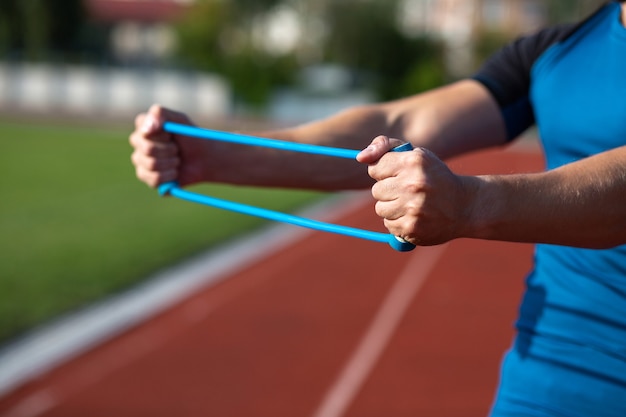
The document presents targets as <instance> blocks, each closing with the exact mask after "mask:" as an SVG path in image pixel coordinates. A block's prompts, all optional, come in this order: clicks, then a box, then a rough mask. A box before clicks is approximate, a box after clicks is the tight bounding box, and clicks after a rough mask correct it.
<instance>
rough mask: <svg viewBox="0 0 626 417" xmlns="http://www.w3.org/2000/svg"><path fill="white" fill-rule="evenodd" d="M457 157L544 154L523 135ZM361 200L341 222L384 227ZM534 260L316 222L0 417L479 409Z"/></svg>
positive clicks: (475, 162)
mask: <svg viewBox="0 0 626 417" xmlns="http://www.w3.org/2000/svg"><path fill="white" fill-rule="evenodd" d="M451 166H452V168H453V170H455V172H459V173H472V174H479V173H513V172H522V171H524V172H526V171H537V170H540V169H542V166H543V162H542V159H541V157H540V155H539V152H538V149H537V148H536V147H535V146H534V145H532V144H527V145H524V146H521V147H520V146H518V147H516V148H513V149H508V150H505V151H489V152H484V153H478V154H475V155H471V156H468V157H464V158H461V159H457V160H454V161H452V162H451ZM366 200H368V201H367V203H366V204H364V205H363V206H362V207H360V208H358V209H357V210H355V211H354V212H352V213H350V214H349V216H347V217H346V218H345V219H343V220H342V221H341V222H340V223H342V224H347V225H352V226H357V227H362V228H367V229H372V230H381V221H380V219H378V217H377V216H376V215H375V214H374V212H373V203H372V201H371V200H369V199H366ZM181 204H183V203H181ZM531 260H532V246H531V245H525V244H513V243H501V242H487V241H476V240H468V239H460V240H456V241H453V242H451V243H449V244H446V245H442V246H437V247H428V248H417V249H416V250H415V251H413V252H410V253H404V254H402V253H397V252H395V251H393V250H392V249H391V248H389V247H387V246H386V245H384V244H380V243H373V242H366V241H360V240H356V239H352V238H348V237H342V236H335V235H330V234H324V233H311V234H309V235H308V236H307V237H306V238H304V239H303V240H302V241H300V242H299V243H298V244H296V245H292V246H290V247H289V248H287V249H285V250H282V251H280V252H279V253H276V254H275V255H273V256H271V257H268V258H265V259H263V260H261V261H259V262H256V263H255V264H254V265H252V266H248V267H245V268H243V269H241V270H239V271H238V272H237V273H236V274H234V275H233V276H230V277H228V278H227V279H224V280H222V281H220V282H219V283H217V284H215V285H212V286H210V287H208V288H205V289H203V290H201V291H198V292H196V293H194V295H193V296H191V297H189V298H188V299H186V300H185V301H183V302H182V303H180V304H178V305H176V306H175V307H173V308H170V309H168V310H167V311H165V312H164V313H162V314H159V315H158V316H157V317H154V318H152V319H151V320H149V321H147V322H145V323H142V324H141V325H139V326H135V327H134V328H132V329H131V330H129V331H127V332H125V333H124V334H122V335H120V336H118V337H115V338H114V339H112V340H109V341H107V342H106V343H104V344H102V345H100V346H98V347H97V348H95V349H92V350H90V351H89V352H86V353H84V354H82V355H80V356H78V357H76V358H74V359H73V360H71V361H69V362H67V363H64V364H61V365H59V366H58V367H56V368H55V369H53V370H52V371H50V372H47V373H46V374H44V375H41V376H40V377H38V378H36V379H34V380H32V381H29V382H27V383H26V384H24V385H22V386H21V387H18V388H17V389H16V390H14V391H13V392H11V393H9V394H8V395H6V396H5V397H4V398H0V416H2V417H34V416H45V417H84V416H90V417H99V416H103V417H104V416H107V417H109V416H116V417H131V416H132V417H144V416H145V417H160V416H163V417H165V416H167V417H171V416H178V417H186V416H188V417H196V416H198V417H199V416H219V417H229V416H233V417H235V416H242V417H243V416H246V417H264V416H267V417H276V416H314V417H339V416H345V417H356V416H359V417H368V416H372V417H374V416H391V417H395V416H398V417H400V416H413V417H415V416H428V417H456V416H458V417H461V416H462V417H472V416H477V417H478V416H485V415H486V413H487V412H488V409H489V406H490V403H491V399H492V397H493V393H494V389H495V387H496V384H497V378H498V366H499V362H500V360H501V357H502V355H503V353H504V352H505V351H506V349H507V347H508V345H509V344H510V341H511V338H512V336H513V322H514V320H515V316H516V313H517V307H518V303H519V300H520V297H521V293H522V289H523V281H524V277H525V274H526V273H527V271H528V269H529V268H530V265H531Z"/></svg>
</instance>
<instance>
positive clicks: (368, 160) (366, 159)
mask: <svg viewBox="0 0 626 417" xmlns="http://www.w3.org/2000/svg"><path fill="white" fill-rule="evenodd" d="M402 143H404V142H402V141H401V140H399V139H392V138H389V137H387V136H384V135H380V136H377V137H375V138H374V140H373V141H372V143H370V145H369V146H368V147H367V148H365V149H363V150H362V151H361V152H359V154H358V155H357V157H356V159H357V161H359V162H361V163H363V164H373V163H375V162H377V161H378V160H379V159H380V158H382V156H383V155H385V154H386V153H387V152H389V151H390V150H392V149H393V148H395V147H396V146H399V145H402Z"/></svg>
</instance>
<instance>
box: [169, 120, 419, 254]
mask: <svg viewBox="0 0 626 417" xmlns="http://www.w3.org/2000/svg"><path fill="white" fill-rule="evenodd" d="M163 127H164V130H165V131H167V132H170V133H177V134H181V135H185V136H194V137H197V138H201V139H208V140H218V141H223V142H230V143H238V144H242V145H250V146H262V147H266V148H274V149H281V150H286V151H292V152H302V153H308V154H316V155H326V156H332V157H336V158H345V159H356V156H357V155H358V154H359V151H355V150H352V149H342V148H331V147H326V146H317V145H307V144H301V143H294V142H286V141H280V140H275V139H268V138H262V137H257V136H249V135H240V134H236V133H229V132H222V131H218V130H209V129H202V128H198V127H195V126H188V125H181V124H177V123H172V122H166V123H165V124H164V126H163ZM412 149H413V147H412V146H411V144H410V143H405V144H403V145H400V146H398V147H396V148H394V149H392V151H393V152H404V151H410V150H412ZM159 193H160V194H161V195H171V196H173V197H176V198H179V199H181V200H186V201H190V202H193V203H198V204H204V205H207V206H211V207H216V208H219V209H223V210H230V211H234V212H237V213H241V214H247V215H250V216H256V217H260V218H264V219H266V220H272V221H278V222H283V223H289V224H293V225H296V226H301V227H306V228H309V229H314V230H320V231H323V232H329V233H335V234H341V235H345V236H351V237H356V238H359V239H365V240H371V241H375V242H382V243H387V244H389V245H390V246H391V247H392V248H394V249H395V250H397V251H400V252H406V251H410V250H412V249H414V248H415V245H413V244H411V243H409V242H407V241H405V240H403V239H400V238H398V237H396V236H394V235H392V234H389V233H379V232H373V231H369V230H363V229H357V228H353V227H348V226H342V225H338V224H332V223H325V222H321V221H318V220H313V219H307V218H304V217H299V216H294V215H292V214H286V213H281V212H278V211H273V210H268V209H264V208H261V207H255V206H250V205H247V204H242V203H237V202H234V201H228V200H223V199H219V198H215V197H210V196H206V195H202V194H198V193H194V192H190V191H186V190H184V189H182V188H180V186H179V185H178V183H176V182H168V183H165V184H161V185H160V186H159Z"/></svg>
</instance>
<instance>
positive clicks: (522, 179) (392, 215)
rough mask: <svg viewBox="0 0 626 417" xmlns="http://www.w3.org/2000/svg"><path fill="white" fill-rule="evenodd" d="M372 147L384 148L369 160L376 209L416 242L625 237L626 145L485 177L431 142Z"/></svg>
mask: <svg viewBox="0 0 626 417" xmlns="http://www.w3.org/2000/svg"><path fill="white" fill-rule="evenodd" d="M372 146H373V147H374V148H376V149H378V150H377V152H378V154H380V155H381V157H380V159H379V160H378V161H376V162H374V163H372V164H370V166H369V173H370V175H371V176H372V177H373V178H374V179H376V180H377V183H376V184H375V185H374V186H373V187H372V193H373V195H374V197H375V198H376V199H377V200H378V202H377V204H376V212H377V213H378V215H379V216H381V217H383V218H384V222H385V226H386V227H387V228H388V229H389V231H390V232H391V233H393V234H394V235H397V236H400V237H402V238H403V239H405V240H407V241H410V242H411V243H414V244H418V245H433V244H439V243H443V242H446V241H449V240H452V239H456V238H461V237H467V238H479V239H489V240H500V241H514V242H532V243H552V244H559V245H567V246H577V247H590V248H605V247H612V246H616V245H620V244H626V146H625V147H620V148H616V149H614V150H610V151H607V152H604V153H601V154H598V155H595V156H591V157H588V158H585V159H582V160H580V161H576V162H572V163H570V164H568V165H565V166H563V167H560V168H557V169H554V170H550V171H547V172H542V173H532V174H515V175H484V176H458V175H455V174H454V173H453V172H452V171H450V169H449V168H448V167H447V166H446V165H445V164H444V163H443V162H442V161H441V160H440V159H439V158H437V156H436V155H434V154H433V153H432V152H429V151H428V150H426V149H416V150H415V151H413V152H405V153H385V152H384V150H385V149H389V148H390V147H391V146H392V144H391V143H389V140H388V139H387V138H385V137H380V138H377V139H376V140H375V141H374V143H373V144H372ZM379 148H380V149H379Z"/></svg>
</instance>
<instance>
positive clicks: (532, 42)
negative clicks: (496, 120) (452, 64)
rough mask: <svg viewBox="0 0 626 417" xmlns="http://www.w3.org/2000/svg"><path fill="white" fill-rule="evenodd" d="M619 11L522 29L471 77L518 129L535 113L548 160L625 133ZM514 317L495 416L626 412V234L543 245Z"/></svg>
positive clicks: (608, 143) (625, 68)
mask: <svg viewBox="0 0 626 417" xmlns="http://www.w3.org/2000/svg"><path fill="white" fill-rule="evenodd" d="M620 16H621V4H620V2H611V3H609V4H607V5H606V6H604V7H603V8H601V9H600V10H599V11H598V12H597V13H595V14H594V15H593V16H591V17H590V18H589V19H587V20H585V21H584V22H582V23H580V24H578V25H564V26H559V27H554V28H550V29H548V30H544V31H542V32H540V33H538V34H536V35H533V36H529V37H526V38H522V39H520V40H518V41H517V42H514V43H512V44H511V45H508V46H507V47H506V48H504V50H503V51H501V52H500V53H498V54H496V55H495V56H494V57H493V58H492V59H491V60H490V61H489V62H487V63H486V65H485V66H484V67H483V68H482V69H481V71H480V72H479V73H478V74H477V75H476V76H475V77H474V78H475V79H476V80H478V81H480V82H482V83H483V84H484V85H485V86H486V87H487V88H488V89H489V90H490V91H491V93H492V94H493V96H494V97H495V98H496V100H497V101H498V103H499V105H500V107H501V109H502V114H503V117H504V119H505V123H506V126H507V131H508V134H509V137H510V138H511V139H512V138H513V137H515V136H517V135H518V134H519V133H520V132H521V131H523V130H524V129H526V128H527V127H529V126H530V125H531V124H534V123H536V124H537V128H538V131H539V135H540V139H541V143H542V146H543V149H544V151H545V156H546V161H547V168H548V169H553V168H556V167H559V166H562V165H564V164H568V163H570V162H574V161H577V160H580V159H582V158H585V157H588V156H590V155H594V154H597V153H600V152H604V151H607V150H610V149H614V148H617V147H621V146H625V145H626V28H624V26H622V24H621V21H620ZM624 170H625V171H626V167H624ZM624 204H626V190H625V193H624ZM598 215H602V213H598ZM516 328H517V330H518V333H517V336H516V339H515V342H514V345H513V347H512V348H511V350H510V351H509V352H508V353H507V355H506V357H505V360H504V363H503V367H502V379H501V384H500V387H499V391H498V397H497V399H496V403H495V405H494V408H493V411H492V415H493V416H494V417H495V416H497V417H502V416H580V417H582V416H586V417H587V416H594V417H603V416H607V417H608V416H614V417H625V416H626V245H625V246H619V247H615V248H611V249H602V250H592V249H582V248H573V247H564V246H557V245H546V244H540V245H537V247H536V250H535V267H534V269H533V271H532V272H531V273H530V275H529V276H528V278H527V288H526V293H525V295H524V299H523V302H522V305H521V308H520V314H519V319H518V321H517V323H516Z"/></svg>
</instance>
